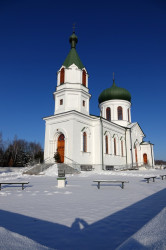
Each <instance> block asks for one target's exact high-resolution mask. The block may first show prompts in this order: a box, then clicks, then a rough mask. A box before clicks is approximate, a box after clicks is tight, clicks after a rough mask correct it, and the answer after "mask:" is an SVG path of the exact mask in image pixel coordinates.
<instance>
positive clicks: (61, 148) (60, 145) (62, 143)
mask: <svg viewBox="0 0 166 250" xmlns="http://www.w3.org/2000/svg"><path fill="white" fill-rule="evenodd" d="M57 152H58V153H59V154H60V162H61V163H63V162H64V154H65V136H64V134H60V135H59V137H58V145H57Z"/></svg>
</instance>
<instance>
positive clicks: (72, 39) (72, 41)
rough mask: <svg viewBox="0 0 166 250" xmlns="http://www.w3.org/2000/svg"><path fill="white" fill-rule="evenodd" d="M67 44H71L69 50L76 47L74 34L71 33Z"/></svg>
mask: <svg viewBox="0 0 166 250" xmlns="http://www.w3.org/2000/svg"><path fill="white" fill-rule="evenodd" d="M69 42H70V44H71V48H75V47H76V44H77V42H78V38H77V36H76V34H75V32H73V34H72V35H71V36H70V38H69Z"/></svg>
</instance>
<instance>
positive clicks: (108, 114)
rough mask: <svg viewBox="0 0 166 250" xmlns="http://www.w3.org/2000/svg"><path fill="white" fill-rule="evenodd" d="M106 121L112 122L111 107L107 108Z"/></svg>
mask: <svg viewBox="0 0 166 250" xmlns="http://www.w3.org/2000/svg"><path fill="white" fill-rule="evenodd" d="M106 119H107V120H108V121H111V109H110V108H109V107H108V108H106Z"/></svg>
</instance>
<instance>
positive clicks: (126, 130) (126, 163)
mask: <svg viewBox="0 0 166 250" xmlns="http://www.w3.org/2000/svg"><path fill="white" fill-rule="evenodd" d="M126 133H127V129H126V130H125V146H126V165H127V142H126Z"/></svg>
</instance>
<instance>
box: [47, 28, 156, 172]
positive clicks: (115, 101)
mask: <svg viewBox="0 0 166 250" xmlns="http://www.w3.org/2000/svg"><path fill="white" fill-rule="evenodd" d="M69 42H70V44H71V49H70V51H69V54H68V55H67V57H66V59H65V61H64V63H63V65H62V66H61V68H60V69H59V70H58V72H57V87H56V91H55V92H54V93H53V95H54V100H55V111H54V115H52V116H48V117H45V118H43V119H44V120H45V147H44V158H45V161H47V162H54V158H53V157H54V154H55V153H56V152H58V153H59V155H60V161H61V162H64V163H66V164H70V165H71V164H77V165H80V166H81V165H91V166H93V168H94V169H98V170H100V169H103V170H107V169H110V168H116V167H117V168H118V167H122V166H128V167H134V166H137V167H139V166H142V165H145V164H146V165H148V166H151V167H153V166H154V153H153V144H151V143H150V142H145V141H143V138H144V137H145V134H144V132H143V131H142V129H141V127H140V126H139V124H138V123H137V122H134V123H133V122H132V121H131V95H130V93H129V91H127V90H126V89H124V88H120V87H118V86H117V85H116V83H115V80H114V79H113V84H112V86H111V87H110V88H107V89H105V90H103V91H102V92H101V94H100V95H99V98H98V102H99V108H100V116H95V115H90V114H89V100H90V98H91V95H90V93H89V88H88V72H87V69H86V68H85V67H84V65H83V64H82V62H81V60H80V58H79V56H78V54H77V51H76V44H77V42H78V38H77V36H76V35H75V32H73V34H72V35H71V36H70V38H69Z"/></svg>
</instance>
